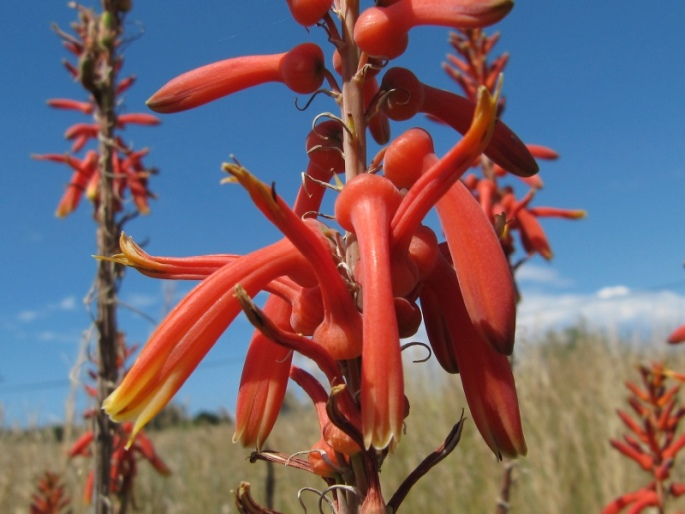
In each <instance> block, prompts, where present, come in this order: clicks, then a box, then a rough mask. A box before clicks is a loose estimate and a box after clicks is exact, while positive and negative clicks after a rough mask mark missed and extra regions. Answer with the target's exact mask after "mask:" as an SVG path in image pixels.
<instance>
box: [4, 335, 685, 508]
mask: <svg viewBox="0 0 685 514" xmlns="http://www.w3.org/2000/svg"><path fill="white" fill-rule="evenodd" d="M678 350H681V349H678V348H676V349H675V351H672V352H671V353H670V354H669V355H666V354H667V348H666V345H665V343H663V342H661V341H654V342H652V343H649V344H647V343H645V344H641V345H635V344H634V343H633V344H627V343H624V342H620V341H614V340H609V339H607V338H606V337H602V336H599V335H597V334H588V333H586V332H584V331H583V330H582V329H578V330H573V331H568V332H566V333H564V334H555V335H550V336H549V337H548V338H547V340H546V341H545V342H544V343H535V344H532V343H528V344H526V343H525V342H523V343H522V344H520V345H519V351H518V354H517V357H516V359H517V360H516V365H515V370H516V377H517V385H518V389H519V395H520V402H521V409H522V413H523V418H524V424H525V429H526V437H527V441H528V448H529V453H528V456H527V457H526V458H524V459H521V460H520V461H519V462H518V463H517V464H516V467H515V474H514V476H515V485H514V488H513V490H512V498H511V512H512V513H513V514H517V513H519V514H524V513H525V514H529V513H533V514H546V513H550V514H585V513H596V512H600V511H601V508H602V506H603V505H605V504H606V503H607V502H609V501H610V500H611V499H612V498H614V497H615V496H616V495H618V494H620V493H622V492H627V491H630V490H632V489H634V488H636V487H637V486H639V485H643V484H644V482H645V479H646V477H645V476H644V475H643V473H642V472H641V470H640V469H639V468H638V467H637V466H636V465H634V463H632V462H631V461H629V460H628V459H626V458H625V457H623V456H622V455H620V454H619V453H618V452H616V451H615V450H613V449H612V448H611V447H610V446H609V443H608V439H609V438H610V437H618V436H620V435H621V434H622V433H623V427H622V426H621V422H620V420H619V418H618V417H617V416H616V415H615V409H616V408H618V407H625V399H626V390H625V388H624V386H623V383H624V382H625V380H627V379H635V380H637V373H636V371H635V364H637V363H639V362H649V361H650V360H657V359H661V358H666V359H667V362H668V364H669V365H670V366H671V367H672V368H674V369H677V370H681V371H683V370H685V349H682V350H683V351H678ZM430 369H431V368H430V364H423V365H415V366H412V367H411V368H410V373H408V382H409V385H408V396H409V400H410V402H411V414H410V416H409V418H408V423H407V433H406V436H405V438H404V439H403V441H402V443H401V445H400V446H399V448H398V449H397V450H396V451H395V452H394V453H393V454H392V455H390V456H389V457H388V459H387V461H386V463H385V467H384V471H383V475H382V478H383V481H384V492H385V494H386V495H387V497H388V498H389V497H390V495H391V494H392V493H393V491H394V490H395V488H396V487H397V486H398V484H399V483H400V482H401V481H402V479H403V478H404V477H405V476H406V475H407V473H409V472H410V471H411V470H412V469H413V468H414V467H415V466H416V465H417V464H418V463H419V462H420V460H421V459H422V457H423V456H425V455H426V454H427V453H429V452H430V451H431V450H432V449H433V448H435V447H436V446H437V445H439V444H440V443H441V441H442V440H443V438H444V436H445V435H446V434H447V433H448V431H449V430H450V428H451V426H452V425H453V424H454V423H455V422H456V421H457V420H458V419H459V415H460V412H461V409H462V407H464V406H465V401H464V398H463V395H462V393H461V391H460V386H459V381H458V378H456V377H449V380H446V379H444V374H436V373H431V371H430ZM438 375H439V377H438ZM436 377H438V378H436ZM466 415H467V417H468V412H467V413H466ZM315 432H316V421H315V417H314V413H313V411H311V410H309V409H307V408H305V407H302V408H300V409H297V410H296V411H295V412H293V411H291V412H290V413H289V414H287V415H284V416H283V417H282V418H281V419H280V420H279V422H278V424H277V426H276V429H275V431H274V433H273V435H272V437H271V439H270V441H269V446H270V447H271V448H273V449H278V450H280V451H284V452H293V453H294V452H296V451H298V450H303V449H305V448H307V447H308V446H309V445H310V444H311V443H313V442H314V441H315V440H316V439H318V436H317V435H316V433H315ZM149 435H150V437H151V438H152V439H153V441H154V443H155V445H156V446H157V449H158V451H159V453H160V455H162V456H163V458H164V459H165V460H166V462H167V463H168V464H169V466H170V467H171V468H172V470H173V475H172V476H171V477H168V478H164V477H160V476H157V475H156V474H155V473H154V472H152V471H151V470H150V469H149V466H145V465H144V463H143V464H142V465H141V469H140V475H139V477H138V481H137V484H136V502H137V506H138V512H141V513H169V514H182V513H183V514H185V513H199V512H202V513H217V514H223V513H233V512H237V510H236V508H235V506H234V504H233V499H232V494H231V491H232V490H233V489H235V488H236V487H237V486H238V484H239V483H240V482H241V481H243V480H245V481H248V482H251V483H252V492H253V494H254V496H255V498H256V499H257V500H259V501H261V500H262V499H263V494H264V482H265V477H266V472H267V469H266V465H265V464H264V463H262V462H257V463H255V464H251V463H250V462H249V461H248V460H247V457H248V456H249V453H250V452H249V451H248V450H245V449H243V448H241V447H238V446H235V445H233V444H232V443H231V436H232V427H231V426H230V425H229V424H223V425H217V426H206V427H194V428H187V427H186V428H183V427H179V428H171V429H167V430H163V431H159V432H150V433H149ZM64 452H65V449H64V446H63V445H61V444H60V443H57V442H56V441H55V440H54V438H53V436H52V432H49V431H31V432H24V433H17V432H11V431H4V432H3V433H2V435H1V436H0V512H2V513H7V514H14V513H20V512H21V513H25V512H28V505H29V503H30V495H31V492H32V487H33V484H34V482H35V479H36V477H37V476H38V475H39V474H40V473H41V471H42V470H45V469H52V470H55V471H62V470H64V477H65V481H66V483H67V486H68V489H69V491H70V494H71V495H72V496H73V497H74V498H75V501H74V513H75V514H76V513H80V512H87V509H86V508H85V507H83V506H82V505H81V504H80V502H79V501H78V500H79V498H80V495H81V487H82V481H83V477H84V474H85V473H86V471H87V470H86V467H85V466H86V465H87V462H86V461H83V460H80V461H78V462H70V463H68V464H67V463H66V461H65V458H64ZM501 475H502V464H501V463H499V462H497V461H496V460H495V459H494V457H493V456H492V454H491V453H490V452H489V450H488V449H487V447H486V446H485V444H484V443H483V442H482V441H481V440H480V439H479V436H478V434H477V432H476V430H475V427H474V426H473V424H472V423H470V422H469V421H467V422H466V426H465V429H464V433H463V436H462V440H461V442H460V443H459V446H458V447H457V448H456V450H455V451H454V453H453V454H452V455H450V456H449V457H448V458H447V459H446V460H445V461H443V462H442V463H440V464H439V465H438V466H437V467H436V468H435V469H434V470H433V471H432V473H431V474H429V475H428V476H427V477H425V478H424V479H423V480H422V481H420V482H419V483H418V484H417V485H416V487H415V488H414V489H413V490H412V492H411V493H410V494H409V496H408V497H407V499H406V501H405V503H404V504H403V505H402V508H401V512H407V513H428V512H450V513H452V512H453V513H477V514H480V513H493V512H494V509H495V502H496V500H497V497H498V490H499V486H500V478H501ZM674 476H676V477H683V478H685V464H684V463H682V462H680V463H677V464H676V469H675V473H674ZM275 477H276V489H275V508H277V509H278V510H281V511H283V512H287V513H291V512H292V513H295V512H303V510H302V507H301V506H300V505H299V504H298V500H297V492H298V490H299V489H300V488H302V487H304V486H310V487H321V486H322V485H324V484H323V482H321V481H320V480H318V479H316V478H315V477H310V476H307V475H306V474H304V473H303V472H298V471H295V470H290V469H285V468H283V467H281V466H276V467H275ZM303 496H304V498H305V500H306V503H307V508H308V510H307V511H308V512H316V511H317V510H316V509H317V508H316V499H317V498H316V496H315V495H314V494H313V493H310V492H305V493H303ZM676 508H680V509H683V508H685V503H683V504H680V505H677V506H676V505H675V504H674V505H672V506H671V507H670V508H669V511H671V512H674V511H675V509H676Z"/></svg>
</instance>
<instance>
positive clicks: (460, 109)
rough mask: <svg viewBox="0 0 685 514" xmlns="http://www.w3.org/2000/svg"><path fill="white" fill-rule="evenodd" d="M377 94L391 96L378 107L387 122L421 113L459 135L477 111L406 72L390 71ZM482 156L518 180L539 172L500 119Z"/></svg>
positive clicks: (468, 102) (532, 159)
mask: <svg viewBox="0 0 685 514" xmlns="http://www.w3.org/2000/svg"><path fill="white" fill-rule="evenodd" d="M380 93H381V94H385V95H388V94H389V93H391V94H389V96H387V98H386V101H385V102H384V104H383V105H382V106H381V107H382V108H383V109H384V111H385V112H386V113H387V114H388V117H389V118H390V119H392V120H396V121H401V120H407V119H409V118H412V117H413V116H415V115H416V114H417V113H419V112H423V113H425V114H428V115H430V116H433V117H435V118H437V119H439V120H441V121H443V122H445V123H446V124H448V125H449V126H450V127H452V128H453V129H454V130H456V131H457V132H459V133H460V134H464V133H465V132H466V131H467V130H468V128H469V127H470V125H471V122H472V120H473V118H474V111H475V110H476V108H477V107H476V105H475V104H474V103H473V102H472V101H471V100H469V99H467V98H464V97H462V96H459V95H456V94H454V93H451V92H449V91H444V90H442V89H437V88H434V87H431V86H428V85H426V84H423V83H422V82H420V81H419V80H418V78H416V75H414V74H413V73H412V72H411V71H409V70H407V69H405V68H391V69H389V70H388V71H387V72H386V73H385V75H384V76H383V80H382V82H381V86H380ZM483 153H485V155H487V156H488V157H489V158H490V159H492V161H493V162H495V163H496V164H499V165H500V166H502V167H503V168H504V169H506V170H507V171H509V172H511V173H513V174H515V175H518V176H522V177H528V176H531V175H534V174H535V173H537V172H538V170H539V167H538V165H537V162H535V159H534V158H533V156H532V155H531V153H530V151H529V150H528V148H527V147H526V145H525V144H523V142H522V141H521V140H520V139H519V138H518V136H517V135H516V134H515V133H514V132H513V131H512V130H511V129H510V128H509V127H508V126H507V125H506V124H504V123H503V122H502V121H501V120H499V119H498V120H497V121H496V122H495V128H494V133H493V135H492V140H491V141H490V143H489V144H488V146H487V147H486V148H485V150H484V152H483Z"/></svg>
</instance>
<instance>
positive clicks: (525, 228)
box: [516, 209, 554, 260]
mask: <svg viewBox="0 0 685 514" xmlns="http://www.w3.org/2000/svg"><path fill="white" fill-rule="evenodd" d="M516 225H517V226H518V228H519V230H520V232H521V242H522V243H523V248H524V249H525V250H526V251H527V252H528V253H529V254H532V253H535V252H537V253H539V254H540V255H541V256H542V257H544V258H545V259H547V260H550V259H551V258H552V257H553V256H554V254H553V253H552V248H551V247H550V245H549V241H548V239H547V234H545V230H544V229H543V228H542V225H540V222H539V221H538V220H537V218H536V217H535V216H534V215H533V214H532V213H531V212H530V211H528V210H527V209H520V210H519V211H518V212H517V214H516Z"/></svg>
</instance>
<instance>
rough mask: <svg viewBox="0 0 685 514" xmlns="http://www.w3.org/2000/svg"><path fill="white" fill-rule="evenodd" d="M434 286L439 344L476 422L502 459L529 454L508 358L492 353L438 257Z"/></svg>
mask: <svg viewBox="0 0 685 514" xmlns="http://www.w3.org/2000/svg"><path fill="white" fill-rule="evenodd" d="M433 274H434V275H433V277H431V279H430V281H429V283H430V284H431V285H432V290H433V292H434V294H436V295H437V301H438V303H439V304H440V305H441V311H442V312H443V313H444V314H443V317H442V323H443V324H444V325H443V328H442V329H441V331H440V333H439V336H440V337H441V340H440V341H437V342H436V341H434V340H432V339H431V345H432V346H437V345H451V346H448V347H446V348H444V350H443V353H445V354H446V356H447V357H448V360H447V362H448V363H449V364H450V365H453V366H454V368H456V366H457V364H458V366H459V373H460V374H461V381H462V386H463V388H464V394H465V395H466V401H467V402H468V404H469V409H470V411H471V415H472V416H473V420H474V422H475V424H476V427H477V428H478V431H479V432H480V434H481V436H482V437H483V439H484V440H485V442H486V444H487V445H488V446H489V447H490V449H491V450H492V451H493V452H494V453H495V455H497V456H498V457H500V458H501V456H502V455H506V456H509V457H515V456H516V455H525V454H526V442H525V438H524V436H523V429H522V427H521V415H520V412H519V407H518V399H517V396H516V385H515V383H514V376H513V374H512V371H511V365H510V364H509V360H508V359H507V357H506V356H505V355H503V354H501V353H499V352H497V351H495V350H494V349H493V348H492V345H491V344H489V343H488V342H487V341H486V340H485V339H484V338H483V337H482V335H481V334H480V332H479V331H478V330H476V328H475V327H474V325H473V323H472V321H471V318H470V317H469V313H468V311H467V310H466V305H465V304H464V298H463V297H462V295H461V291H460V284H459V282H458V280H457V276H456V273H455V271H454V269H453V268H452V267H451V266H450V265H449V263H448V262H447V261H446V260H445V259H444V258H442V257H440V256H439V257H438V260H437V263H436V265H435V268H434V271H433Z"/></svg>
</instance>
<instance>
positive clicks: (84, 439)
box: [68, 334, 171, 505]
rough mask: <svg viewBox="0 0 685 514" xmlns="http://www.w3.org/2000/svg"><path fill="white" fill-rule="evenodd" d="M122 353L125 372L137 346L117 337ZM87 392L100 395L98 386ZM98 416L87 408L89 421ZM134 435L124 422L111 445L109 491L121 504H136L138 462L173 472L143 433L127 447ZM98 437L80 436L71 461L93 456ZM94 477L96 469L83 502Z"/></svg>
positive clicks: (71, 451)
mask: <svg viewBox="0 0 685 514" xmlns="http://www.w3.org/2000/svg"><path fill="white" fill-rule="evenodd" d="M118 347H119V351H118V353H117V368H118V369H120V370H124V368H125V365H126V361H127V359H128V358H129V357H131V355H133V354H134V353H135V352H136V351H137V350H138V347H137V345H133V346H127V345H126V342H125V340H124V336H123V334H120V336H119V338H118ZM88 374H89V375H90V377H91V379H93V380H94V381H97V373H96V372H95V371H94V370H92V369H91V370H89V371H88ZM84 387H85V390H86V392H87V393H88V395H89V396H91V397H93V398H97V397H98V392H97V389H96V388H95V387H92V386H89V385H85V386H84ZM96 415H97V409H88V410H86V412H85V413H84V415H83V417H84V418H86V419H89V418H93V417H94V416H96ZM132 433H133V424H132V423H123V424H122V425H121V426H120V427H119V431H118V433H117V434H116V435H115V436H114V441H113V444H112V447H113V452H112V460H111V463H110V480H109V487H110V491H111V492H112V493H113V494H115V495H117V496H118V497H119V498H120V499H121V500H122V502H126V503H128V502H129V501H130V502H133V504H134V505H135V502H134V498H133V484H134V480H135V477H136V474H137V472H138V460H139V459H143V460H146V461H148V462H149V463H150V464H151V465H152V467H153V468H154V469H155V470H156V471H157V472H158V473H160V474H161V475H169V474H170V473H171V471H170V470H169V468H168V467H167V465H166V464H165V463H164V461H163V460H162V459H161V458H160V457H159V455H157V452H156V451H155V448H154V446H153V444H152V441H150V439H149V438H148V437H147V436H146V435H145V434H144V433H142V432H139V433H138V434H137V436H136V438H135V441H134V442H133V445H132V446H131V448H130V449H129V448H128V445H127V443H128V442H129V440H130V439H131V436H132ZM94 437H95V434H94V432H93V431H92V430H89V431H87V432H85V433H84V434H83V435H82V436H81V437H79V438H78V439H77V440H76V441H75V442H74V444H73V445H72V446H71V448H70V449H69V452H68V455H69V458H70V459H71V458H74V457H92V452H91V446H92V444H93V439H94ZM94 479H95V475H94V470H93V469H91V470H90V471H89V472H88V476H87V478H86V483H85V487H84V491H83V499H84V502H85V503H86V504H87V505H90V504H91V502H92V499H93V483H94Z"/></svg>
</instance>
